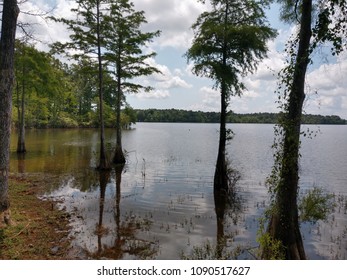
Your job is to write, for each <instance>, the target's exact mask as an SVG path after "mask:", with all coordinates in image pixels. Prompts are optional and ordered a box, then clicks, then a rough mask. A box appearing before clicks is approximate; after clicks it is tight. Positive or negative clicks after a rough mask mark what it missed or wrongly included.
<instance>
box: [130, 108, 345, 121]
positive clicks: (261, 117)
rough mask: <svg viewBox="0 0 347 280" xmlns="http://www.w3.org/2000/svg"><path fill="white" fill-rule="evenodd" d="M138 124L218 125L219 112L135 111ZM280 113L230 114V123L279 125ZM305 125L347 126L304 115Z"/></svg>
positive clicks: (335, 119)
mask: <svg viewBox="0 0 347 280" xmlns="http://www.w3.org/2000/svg"><path fill="white" fill-rule="evenodd" d="M135 111H136V114H137V122H189V123H218V122H219V120H220V113H219V112H202V111H190V110H179V109H145V110H135ZM279 116H280V115H279V114H278V113H250V114H236V113H233V112H229V113H228V116H227V122H228V123H269V124H274V123H277V120H278V118H279ZM303 123H304V124H346V123H347V121H346V120H345V119H342V118H340V117H339V116H335V115H332V116H322V115H312V114H307V115H303Z"/></svg>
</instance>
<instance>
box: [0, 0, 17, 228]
mask: <svg viewBox="0 0 347 280" xmlns="http://www.w3.org/2000/svg"><path fill="white" fill-rule="evenodd" d="M18 14H19V8H18V6H17V1H16V0H4V1H3V11H2V27H1V41H0V225H1V224H2V223H3V222H5V223H6V224H9V223H10V216H9V207H10V202H9V198H8V173H9V164H10V156H9V152H10V133H11V115H12V90H13V83H14V48H15V36H16V24H17V17H18Z"/></svg>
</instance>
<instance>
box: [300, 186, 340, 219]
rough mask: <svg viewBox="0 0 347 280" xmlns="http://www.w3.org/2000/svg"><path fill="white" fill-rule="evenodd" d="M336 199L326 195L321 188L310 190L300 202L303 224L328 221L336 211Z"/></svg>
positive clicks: (331, 195)
mask: <svg viewBox="0 0 347 280" xmlns="http://www.w3.org/2000/svg"><path fill="white" fill-rule="evenodd" d="M334 197H335V196H334V195H333V194H327V193H324V191H323V189H321V188H317V187H315V188H313V189H311V190H309V191H308V192H307V193H306V194H305V195H304V196H303V197H302V198H301V199H300V201H299V207H298V208H299V211H300V220H301V222H311V223H316V222H317V221H319V220H323V221H324V220H326V219H327V217H328V216H329V214H331V213H332V212H333V211H334V209H335V206H336V205H335V203H334Z"/></svg>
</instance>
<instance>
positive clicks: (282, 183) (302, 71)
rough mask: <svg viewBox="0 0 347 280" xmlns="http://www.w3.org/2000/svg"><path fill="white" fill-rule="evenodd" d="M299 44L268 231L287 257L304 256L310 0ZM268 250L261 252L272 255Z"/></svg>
mask: <svg viewBox="0 0 347 280" xmlns="http://www.w3.org/2000/svg"><path fill="white" fill-rule="evenodd" d="M301 11H302V15H301V24H300V34H299V47H298V51H297V57H296V61H295V68H294V74H293V80H292V85H291V89H290V95H289V101H288V102H289V103H288V112H287V113H286V119H285V123H284V126H283V128H284V139H283V158H282V162H281V173H280V180H279V185H278V191H277V194H276V201H275V206H274V210H273V213H272V216H271V219H270V222H269V227H268V233H269V234H270V236H271V237H272V238H274V239H275V240H279V241H281V243H282V246H283V249H284V254H285V258H286V259H306V255H305V250H304V246H303V242H302V237H301V233H300V227H299V220H298V206H297V194H298V188H299V187H298V182H299V165H298V161H299V149H300V127H301V116H302V107H303V102H304V100H305V91H304V87H305V78H306V71H307V66H308V64H309V62H310V59H309V55H310V39H311V36H312V35H311V34H312V30H311V21H312V0H303V2H302V6H301ZM269 253H270V254H271V252H267V253H265V254H263V257H264V258H269V257H271V256H270V255H269Z"/></svg>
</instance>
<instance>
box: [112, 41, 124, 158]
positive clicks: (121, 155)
mask: <svg viewBox="0 0 347 280" xmlns="http://www.w3.org/2000/svg"><path fill="white" fill-rule="evenodd" d="M120 38H121V37H120ZM120 40H121V39H120ZM119 48H120V49H119V51H118V53H119V58H118V63H117V104H116V105H117V106H116V107H117V108H116V132H117V136H116V137H117V139H116V148H115V153H114V157H113V163H115V164H124V163H125V156H124V153H123V147H122V126H121V120H120V115H121V105H122V84H121V83H122V80H121V77H122V76H121V75H122V73H121V71H122V67H121V63H120V60H121V58H120V53H121V46H120V47H119Z"/></svg>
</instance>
